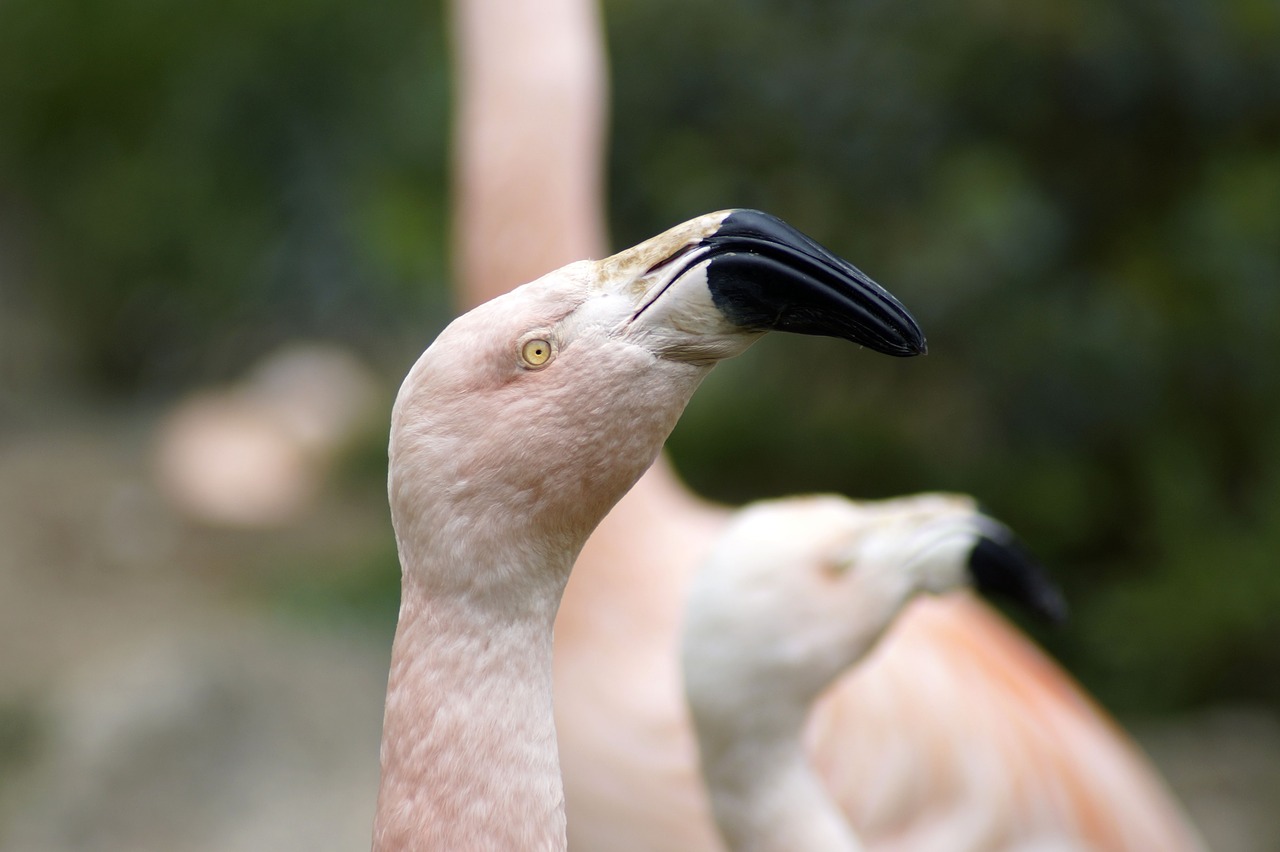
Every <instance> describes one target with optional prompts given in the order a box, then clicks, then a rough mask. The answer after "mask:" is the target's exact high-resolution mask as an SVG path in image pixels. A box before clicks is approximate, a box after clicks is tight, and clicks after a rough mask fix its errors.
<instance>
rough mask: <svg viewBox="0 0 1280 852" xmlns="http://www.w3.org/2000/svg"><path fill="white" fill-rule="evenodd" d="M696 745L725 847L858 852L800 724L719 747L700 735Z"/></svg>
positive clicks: (758, 851) (749, 851)
mask: <svg viewBox="0 0 1280 852" xmlns="http://www.w3.org/2000/svg"><path fill="white" fill-rule="evenodd" d="M699 733H700V734H702V732H701V731H700V732H699ZM730 736H731V735H730ZM700 745H701V750H702V773H703V778H704V780H705V782H706V785H707V789H708V791H709V792H710V794H711V809H712V812H713V814H714V816H715V820H716V824H717V825H718V826H719V828H720V833H721V836H722V837H724V840H725V844H726V845H727V846H728V848H729V849H732V850H734V852H784V850H794V849H805V850H812V852H861V850H862V844H861V843H860V842H859V841H858V839H857V836H856V835H855V834H854V833H853V830H852V829H851V828H850V827H849V824H848V822H847V820H846V819H845V816H844V814H843V813H841V811H840V809H839V808H838V806H837V805H836V803H835V802H834V801H832V799H831V796H830V794H828V793H827V791H826V789H825V788H824V787H823V785H822V782H821V780H819V778H818V777H817V775H816V774H815V773H814V771H813V768H812V767H811V766H810V765H809V761H808V758H807V757H806V755H805V750H804V747H803V744H802V742H801V733H800V730H799V728H797V729H796V730H795V731H794V732H788V733H786V734H779V735H777V736H775V737H773V738H768V737H760V736H755V737H750V736H745V737H732V738H731V744H729V745H728V746H727V747H725V748H721V749H717V748H715V747H714V745H712V744H711V743H709V738H708V736H705V735H704V736H700Z"/></svg>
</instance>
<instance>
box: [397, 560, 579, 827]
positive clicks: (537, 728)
mask: <svg viewBox="0 0 1280 852" xmlns="http://www.w3.org/2000/svg"><path fill="white" fill-rule="evenodd" d="M401 595H402V597H401V605H400V620H399V623H398V625H397V627H396V637H395V644H394V646H393V648H392V654H391V673H390V677H389V679H388V684H387V707H386V716H385V718H384V722H383V732H382V781H381V785H380V787H379V790H378V805H377V813H376V816H375V819H374V842H373V847H374V849H375V850H394V849H409V848H430V849H534V850H552V849H564V848H565V843H566V840H565V816H564V791H563V786H562V782H561V779H560V764H559V758H558V755H557V750H556V735H555V725H554V722H553V716H552V706H551V627H552V619H554V616H555V607H554V605H551V606H535V607H533V608H531V609H530V610H529V611H528V617H527V618H524V619H522V620H516V621H512V619H511V618H510V613H509V612H503V613H485V612H476V611H474V610H471V609H468V608H467V607H466V606H465V605H464V604H462V603H459V602H456V601H449V600H445V601H443V602H441V601H439V600H432V599H430V598H429V597H428V596H427V595H426V594H425V593H424V592H423V591H422V588H421V586H420V585H418V584H417V583H415V582H412V581H411V580H406V581H405V582H404V583H403V587H402V592H401Z"/></svg>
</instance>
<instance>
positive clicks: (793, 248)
mask: <svg viewBox="0 0 1280 852" xmlns="http://www.w3.org/2000/svg"><path fill="white" fill-rule="evenodd" d="M703 245H705V246H706V247H707V249H708V251H707V254H706V255H704V257H705V258H706V260H707V287H708V288H709V289H710V290H711V299H712V301H713V302H714V303H715V305H716V307H718V308H719V309H720V310H721V312H723V313H724V315H725V316H726V317H728V318H729V319H730V320H731V321H733V322H734V323H736V324H737V325H739V326H742V327H743V328H748V329H755V330H760V331H790V332H794V333H797V334H816V335H822V336H825V337H839V338H843V339H844V340H849V341H852V342H854V343H857V344H860V345H862V346H865V347H867V348H868V349H873V350H875V351H876V352H882V353H884V354H885V355H895V356H899V357H906V356H910V355H922V354H924V353H925V351H927V346H926V344H925V339H924V333H923V332H922V331H921V330H920V326H918V325H917V324H916V321H915V319H914V318H913V317H912V316H911V314H910V313H908V312H907V309H906V308H904V307H903V306H902V303H901V302H899V301H898V300H897V299H895V298H894V297H893V296H892V295H890V294H889V292H888V291H887V290H885V289H884V288H883V287H881V286H880V285H879V284H877V283H876V282H874V281H872V280H871V279H870V278H869V277H868V276H867V275H866V274H865V273H864V272H862V270H860V269H858V268H857V267H856V266H854V265H853V264H852V263H849V262H848V261H847V260H845V259H843V258H841V257H838V256H836V255H835V254H832V253H831V252H830V251H828V250H827V249H825V248H823V247H822V246H820V245H818V244H817V243H816V242H814V241H813V240H811V239H809V238H808V237H807V236H805V235H804V234H802V233H800V232H799V231H797V230H796V229H795V228H793V227H791V226H790V225H788V224H787V223H786V222H783V221H782V220H781V219H779V218H777V217H775V216H770V215H769V214H768V213H762V212H761V211H759V210H735V211H733V212H732V213H730V214H729V215H728V216H727V217H726V218H725V220H724V222H722V223H721V225H720V227H719V229H717V230H716V231H715V233H713V234H711V235H710V236H708V237H707V238H705V239H704V240H703Z"/></svg>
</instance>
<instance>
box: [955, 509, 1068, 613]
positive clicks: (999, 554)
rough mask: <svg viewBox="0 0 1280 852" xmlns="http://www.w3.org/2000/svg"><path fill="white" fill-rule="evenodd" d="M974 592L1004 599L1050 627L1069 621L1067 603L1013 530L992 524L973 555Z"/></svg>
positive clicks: (981, 536) (971, 553)
mask: <svg viewBox="0 0 1280 852" xmlns="http://www.w3.org/2000/svg"><path fill="white" fill-rule="evenodd" d="M968 567H969V575H970V577H971V578H972V580H973V585H974V588H976V589H977V590H978V591H979V592H981V593H982V594H984V595H987V596H994V597H1003V598H1005V599H1007V600H1010V601H1012V602H1013V603H1015V604H1018V605H1020V606H1022V607H1024V608H1026V609H1027V610H1029V611H1030V612H1031V613H1032V614H1033V615H1035V616H1036V617H1037V618H1040V619H1042V620H1044V621H1047V622H1048V623H1050V624H1061V623H1062V622H1064V621H1066V619H1067V602H1066V600H1065V599H1064V598H1063V597H1062V592H1061V591H1059V589H1058V587H1057V586H1056V585H1054V583H1053V581H1052V580H1050V579H1049V575H1048V573H1047V572H1046V571H1045V570H1044V568H1043V566H1041V565H1040V563H1039V562H1038V561H1037V560H1036V559H1035V557H1033V556H1032V555H1031V553H1030V551H1029V550H1027V548H1026V546H1025V545H1023V544H1022V542H1021V541H1019V540H1018V538H1017V536H1015V535H1014V534H1013V532H1012V531H1011V530H1009V529H1008V528H1007V527H1005V526H1003V525H1002V524H998V523H996V522H994V521H993V522H991V524H990V525H988V528H987V529H984V531H983V533H982V535H980V536H979V537H978V541H977V544H975V545H974V547H973V550H972V551H971V552H970V554H969V565H968Z"/></svg>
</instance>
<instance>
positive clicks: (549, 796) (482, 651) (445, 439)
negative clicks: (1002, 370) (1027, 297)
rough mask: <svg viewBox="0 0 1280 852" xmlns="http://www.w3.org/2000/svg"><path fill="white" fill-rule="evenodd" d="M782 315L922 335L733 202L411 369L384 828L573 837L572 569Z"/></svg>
mask: <svg viewBox="0 0 1280 852" xmlns="http://www.w3.org/2000/svg"><path fill="white" fill-rule="evenodd" d="M773 330H778V331H790V332H794V333H799V334H818V335H826V336H831V337H838V338H843V339H846V340H849V341H852V342H854V343H857V344H859V345H861V346H864V347H866V348H869V349H872V350H875V351H877V352H882V353H885V354H889V355H895V356H904V357H905V356H910V355H915V354H918V353H920V352H922V351H923V350H924V348H925V341H924V336H923V334H922V333H921V331H920V329H919V326H918V325H917V324H916V323H915V320H914V319H912V317H911V315H910V314H909V313H908V312H907V310H906V309H905V308H904V307H903V306H902V305H901V303H899V302H898V301H897V300H896V299H895V298H894V297H893V296H891V295H890V294H889V293H888V292H886V291H885V290H883V289H882V288H881V287H879V285H877V284H876V283H875V282H874V281H872V280H871V279H869V278H868V277H867V276H865V275H864V274H863V273H861V272H860V271H859V270H858V269H857V268H856V267H854V266H853V265H852V264H850V263H848V262H847V261H844V260H842V259H841V258H839V257H837V256H835V255H833V254H831V253H830V252H828V251H827V250H825V249H823V248H822V247H821V246H819V245H818V244H817V243H815V242H813V241H812V240H810V239H809V238H807V237H806V236H804V235H803V234H801V233H800V232H799V231H796V230H795V229H794V228H791V227H790V226H788V225H787V224H785V223H784V222H782V221H781V220H779V219H776V218H774V217H772V216H770V215H768V214H765V213H762V212H760V211H755V210H742V209H735V210H724V211H719V212H717V213H711V214H706V215H703V216H699V217H697V218H695V219H692V220H690V221H688V222H685V223H683V224H681V225H678V226H676V227H674V228H671V229H670V230H668V231H665V232H663V233H662V234H659V235H658V236H656V237H653V238H652V239H649V240H646V241H645V242H642V243H640V244H639V245H637V246H634V247H632V248H630V249H627V250H625V251H622V252H619V253H617V254H615V255H612V256H610V257H606V258H604V259H601V260H597V261H579V262H575V263H572V264H569V265H568V266H565V267H563V268H561V269H559V270H556V271H554V272H551V273H548V274H547V275H545V276H543V277H541V278H539V279H537V280H535V281H533V282H530V283H528V284H525V285H523V286H521V287H518V288H516V289H514V290H513V291H511V292H510V293H507V294H505V295H502V296H499V297H497V298H495V299H493V300H491V301H489V302H486V303H484V304H482V305H480V306H479V307H477V308H475V309H473V310H471V311H469V312H467V313H465V314H463V315H462V316H461V317H459V318H457V319H455V320H454V321H453V322H452V323H450V324H449V325H448V326H447V327H446V328H445V329H444V331H442V332H441V333H440V335H439V336H438V337H437V338H436V340H435V341H434V342H433V343H432V344H431V345H430V346H429V347H428V348H427V349H426V351H425V352H424V353H423V354H422V356H421V357H420V358H419V359H418V361H417V362H416V363H415V364H414V366H413V367H412V368H411V369H410V371H409V373H408V375H407V377H406V378H405V380H404V382H403V384H402V386H401V388H400V391H399V393H398V394H397V397H396V401H395V404H394V406H393V408H392V415H391V435H390V441H389V447H388V486H387V488H388V500H389V502H390V506H391V519H392V525H393V528H394V531H395V538H396V545H397V550H398V553H399V557H400V563H401V602H400V613H399V618H398V621H397V626H396V633H395V638H394V640H393V644H392V656H391V666H390V673H389V676H388V684H387V698H386V708H385V714H384V720H383V734H382V749H381V779H380V784H379V791H378V801H377V806H376V814H375V819H374V842H373V846H374V848H375V849H379V850H391V849H407V848H429V849H479V848H484V849H539V850H542V849H563V848H565V845H566V842H567V841H566V834H565V831H566V829H565V815H564V808H563V789H562V781H561V776H560V769H559V764H558V757H557V746H556V732H555V725H554V722H553V712H552V674H551V664H552V663H551V660H552V625H553V621H554V619H555V615H556V610H557V608H558V605H559V603H560V597H561V593H562V590H563V588H564V585H565V583H566V581H567V580H568V577H569V572H570V568H571V566H572V565H573V562H574V559H575V557H576V556H577V554H578V552H579V550H580V549H581V548H582V546H583V544H584V543H585V541H586V539H587V536H588V535H589V534H590V533H591V531H592V529H593V528H594V527H595V526H596V524H597V523H598V522H599V521H600V519H601V518H603V517H604V515H605V514H606V512H607V511H608V510H609V508H610V507H611V506H612V505H613V504H614V503H616V502H617V500H618V499H619V498H620V497H621V496H622V495H623V494H624V493H625V492H626V491H627V489H628V488H630V487H631V486H632V485H633V484H634V483H635V481H636V480H637V479H638V478H639V477H640V475H641V474H642V473H643V472H644V471H645V469H646V468H648V467H649V465H650V464H652V463H653V461H654V458H655V457H656V456H657V454H658V452H659V450H660V449H661V447H662V444H663V442H664V441H665V440H666V438H667V435H668V434H669V433H670V431H671V429H672V428H673V427H674V425H675V423H676V420H677V419H678V418H679V416H680V414H681V412H682V411H683V410H684V407H685V405H686V403H687V402H688V400H689V398H690V396H691V395H692V394H693V392H694V390H695V389H696V388H697V386H698V384H699V383H700V382H701V381H702V379H703V377H704V376H705V375H706V374H707V372H708V371H709V370H710V369H711V368H712V367H713V366H714V365H715V364H716V363H717V362H718V361H720V360H723V359H725V358H728V357H732V356H734V355H737V354H739V353H740V352H742V351H744V350H745V349H746V348H747V347H748V346H750V345H751V344H752V343H753V342H754V341H755V340H756V339H758V338H759V337H760V336H761V335H762V334H764V333H765V332H767V331H773Z"/></svg>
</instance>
